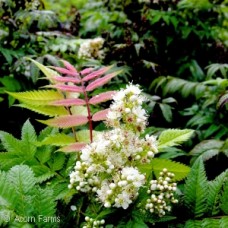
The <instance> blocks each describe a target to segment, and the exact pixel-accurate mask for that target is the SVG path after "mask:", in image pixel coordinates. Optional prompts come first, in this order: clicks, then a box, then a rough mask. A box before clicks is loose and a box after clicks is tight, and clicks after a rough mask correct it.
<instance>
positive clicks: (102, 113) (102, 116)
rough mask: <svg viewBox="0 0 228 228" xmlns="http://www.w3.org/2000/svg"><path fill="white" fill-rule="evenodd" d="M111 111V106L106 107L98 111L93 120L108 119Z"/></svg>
mask: <svg viewBox="0 0 228 228" xmlns="http://www.w3.org/2000/svg"><path fill="white" fill-rule="evenodd" d="M108 112H109V108H107V109H104V110H102V111H99V112H96V113H95V114H94V115H93V117H92V120H93V121H101V120H106V119H107V114H108Z"/></svg>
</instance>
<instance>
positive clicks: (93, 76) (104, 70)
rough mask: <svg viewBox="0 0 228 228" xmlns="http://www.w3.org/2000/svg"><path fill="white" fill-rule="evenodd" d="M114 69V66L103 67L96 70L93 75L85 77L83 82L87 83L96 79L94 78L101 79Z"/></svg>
mask: <svg viewBox="0 0 228 228" xmlns="http://www.w3.org/2000/svg"><path fill="white" fill-rule="evenodd" d="M112 67H113V65H112V66H108V67H103V68H101V69H99V70H96V71H94V72H92V73H91V74H88V75H87V76H85V77H84V78H83V79H82V81H83V82H86V81H89V80H91V79H94V78H97V77H100V76H101V75H102V74H104V73H105V72H107V71H108V70H109V69H111V68H112Z"/></svg>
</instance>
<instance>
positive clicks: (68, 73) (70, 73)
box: [50, 66, 79, 76]
mask: <svg viewBox="0 0 228 228" xmlns="http://www.w3.org/2000/svg"><path fill="white" fill-rule="evenodd" d="M50 68H53V69H54V70H56V71H58V72H59V73H61V74H67V75H71V76H79V74H78V73H76V72H72V71H69V70H68V69H65V68H62V67H54V66H50Z"/></svg>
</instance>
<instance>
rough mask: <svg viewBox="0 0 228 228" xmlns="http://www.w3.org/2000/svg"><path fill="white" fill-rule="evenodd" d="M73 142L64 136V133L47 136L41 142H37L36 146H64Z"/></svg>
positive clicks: (71, 138)
mask: <svg viewBox="0 0 228 228" xmlns="http://www.w3.org/2000/svg"><path fill="white" fill-rule="evenodd" d="M74 141H75V140H74V138H73V137H72V136H69V135H66V134H64V133H58V134H56V135H50V136H47V137H46V138H45V139H44V140H42V141H41V142H38V143H37V145H38V146H43V145H54V146H65V145H68V144H70V143H73V142H74Z"/></svg>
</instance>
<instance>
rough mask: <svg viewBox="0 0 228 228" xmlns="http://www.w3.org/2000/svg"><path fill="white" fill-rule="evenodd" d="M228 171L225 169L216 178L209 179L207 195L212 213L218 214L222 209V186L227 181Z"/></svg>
mask: <svg viewBox="0 0 228 228" xmlns="http://www.w3.org/2000/svg"><path fill="white" fill-rule="evenodd" d="M227 174H228V172H227V171H225V172H223V173H221V174H220V175H219V176H217V177H216V178H215V180H213V181H209V185H208V187H209V189H208V196H207V205H208V210H209V213H210V215H212V216H214V215H217V214H218V213H219V211H220V208H219V207H220V197H221V192H222V187H223V185H224V183H225V182H226V181H227V177H228V175H227Z"/></svg>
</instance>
